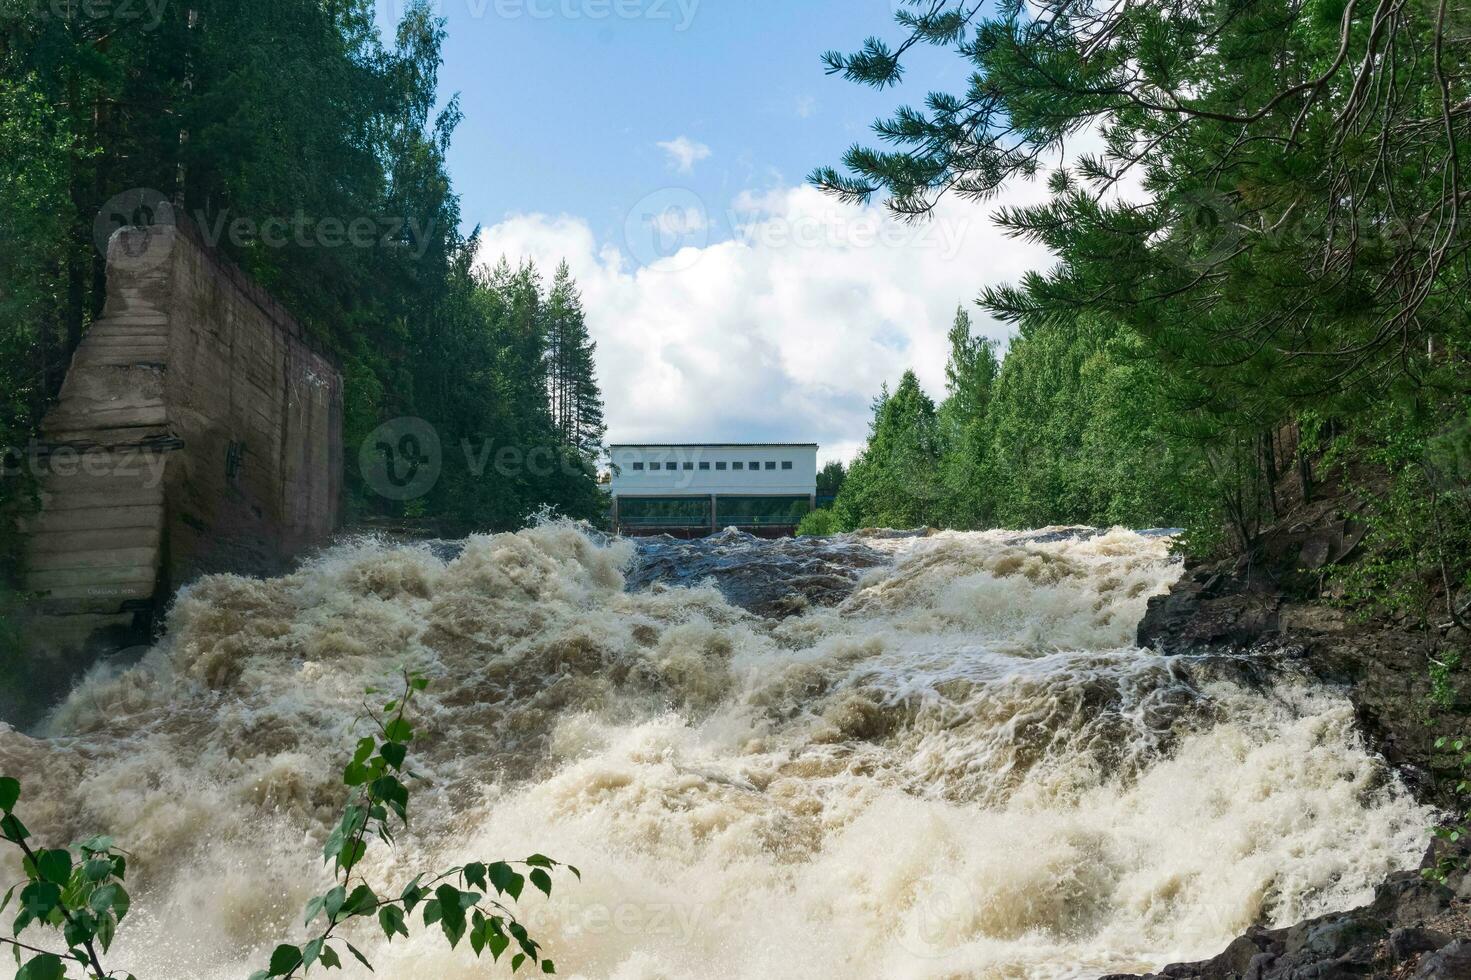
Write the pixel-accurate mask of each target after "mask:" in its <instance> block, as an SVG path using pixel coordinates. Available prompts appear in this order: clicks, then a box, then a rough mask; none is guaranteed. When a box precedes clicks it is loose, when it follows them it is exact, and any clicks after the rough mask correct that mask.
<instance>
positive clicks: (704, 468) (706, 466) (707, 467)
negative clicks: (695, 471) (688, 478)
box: [700, 463, 710, 470]
mask: <svg viewBox="0 0 1471 980" xmlns="http://www.w3.org/2000/svg"><path fill="white" fill-rule="evenodd" d="M709 468H710V464H709V463H701V464H700V469H702V470H708V469H709Z"/></svg>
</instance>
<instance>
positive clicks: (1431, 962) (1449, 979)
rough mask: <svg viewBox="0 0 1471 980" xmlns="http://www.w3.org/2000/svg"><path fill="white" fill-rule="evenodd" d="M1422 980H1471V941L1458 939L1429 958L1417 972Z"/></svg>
mask: <svg viewBox="0 0 1471 980" xmlns="http://www.w3.org/2000/svg"><path fill="white" fill-rule="evenodd" d="M1415 976H1416V978H1421V980H1467V978H1471V940H1466V939H1457V940H1455V941H1454V942H1451V943H1448V944H1446V945H1445V946H1444V947H1442V948H1441V949H1439V950H1437V951H1436V952H1434V953H1431V954H1430V955H1429V956H1427V957H1426V958H1425V959H1424V961H1422V962H1421V964H1420V969H1418V970H1416V971H1415Z"/></svg>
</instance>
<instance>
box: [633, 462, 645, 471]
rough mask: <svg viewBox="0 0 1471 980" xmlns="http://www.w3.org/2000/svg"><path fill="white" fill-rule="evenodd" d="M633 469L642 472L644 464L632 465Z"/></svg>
mask: <svg viewBox="0 0 1471 980" xmlns="http://www.w3.org/2000/svg"><path fill="white" fill-rule="evenodd" d="M633 468H634V469H636V470H642V469H643V468H644V464H643V463H634V464H633Z"/></svg>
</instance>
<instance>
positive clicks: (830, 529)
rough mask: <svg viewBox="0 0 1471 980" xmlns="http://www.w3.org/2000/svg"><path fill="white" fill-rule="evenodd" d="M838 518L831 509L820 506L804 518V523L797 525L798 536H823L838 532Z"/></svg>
mask: <svg viewBox="0 0 1471 980" xmlns="http://www.w3.org/2000/svg"><path fill="white" fill-rule="evenodd" d="M838 531H839V528H838V524H837V518H836V517H834V515H833V512H832V511H831V510H827V509H825V508H819V509H818V510H814V511H812V512H811V513H809V514H808V515H807V516H806V517H804V518H802V523H801V524H799V525H797V537H799V538H821V537H826V536H827V535H829V534H836V533H838Z"/></svg>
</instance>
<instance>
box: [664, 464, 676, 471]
mask: <svg viewBox="0 0 1471 980" xmlns="http://www.w3.org/2000/svg"><path fill="white" fill-rule="evenodd" d="M664 468H665V469H666V470H677V469H679V464H678V463H665V464H664Z"/></svg>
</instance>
